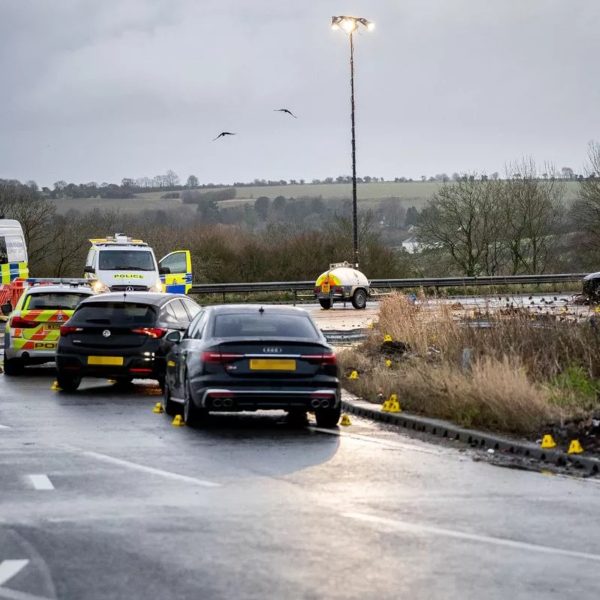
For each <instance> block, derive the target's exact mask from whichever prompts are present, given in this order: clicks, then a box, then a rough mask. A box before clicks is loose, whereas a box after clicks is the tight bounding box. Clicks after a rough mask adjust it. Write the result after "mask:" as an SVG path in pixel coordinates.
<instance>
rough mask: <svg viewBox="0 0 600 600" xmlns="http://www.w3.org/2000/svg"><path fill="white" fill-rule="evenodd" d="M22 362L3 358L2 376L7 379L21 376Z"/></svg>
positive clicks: (16, 359)
mask: <svg viewBox="0 0 600 600" xmlns="http://www.w3.org/2000/svg"><path fill="white" fill-rule="evenodd" d="M23 367H24V365H23V361H21V360H19V359H18V358H8V359H7V358H5V359H4V374H5V375H8V376H9V377H14V376H15V375H21V374H22V373H23Z"/></svg>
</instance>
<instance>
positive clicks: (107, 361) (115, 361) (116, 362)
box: [87, 356, 123, 367]
mask: <svg viewBox="0 0 600 600" xmlns="http://www.w3.org/2000/svg"><path fill="white" fill-rule="evenodd" d="M87 364H88V365H103V366H109V367H120V366H122V365H123V357H122V356H88V360H87Z"/></svg>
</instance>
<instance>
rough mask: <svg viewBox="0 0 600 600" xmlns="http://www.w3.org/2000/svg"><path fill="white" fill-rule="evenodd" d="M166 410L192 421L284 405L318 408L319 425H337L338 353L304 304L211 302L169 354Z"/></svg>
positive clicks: (294, 408) (286, 407)
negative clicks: (219, 413)
mask: <svg viewBox="0 0 600 600" xmlns="http://www.w3.org/2000/svg"><path fill="white" fill-rule="evenodd" d="M171 337H173V338H175V337H178V336H177V334H173V335H172V336H171ZM163 407H164V409H165V412H166V413H167V414H169V415H173V414H175V413H176V412H178V411H180V410H181V409H183V415H184V419H185V421H186V423H188V424H189V425H191V426H194V425H198V424H200V423H201V421H202V418H203V417H204V416H205V415H206V414H207V413H208V412H210V411H226V412H228V411H246V410H259V409H261V410H264V409H283V410H287V411H288V412H290V413H296V414H298V413H306V412H307V411H309V410H312V411H314V412H315V416H316V419H317V424H318V425H319V426H321V427H334V426H335V425H336V424H337V422H338V420H339V418H340V413H341V398H340V382H339V378H338V367H337V362H336V356H335V354H334V352H333V350H332V348H331V346H329V344H328V343H327V341H326V340H325V338H324V336H323V334H322V333H321V332H320V330H319V329H318V328H317V326H316V325H315V323H314V322H313V320H312V319H311V317H310V315H309V314H308V313H307V312H306V311H304V310H302V309H299V308H289V307H283V306H265V307H262V306H249V305H243V306H237V305H228V306H212V307H207V308H204V309H202V310H201V312H200V313H199V314H198V315H197V316H196V318H195V319H194V321H193V322H192V323H191V325H190V327H189V329H188V330H187V332H186V333H185V335H183V336H182V339H181V341H180V343H178V344H175V345H174V346H173V347H172V348H171V351H170V352H169V354H168V356H167V371H166V378H165V386H164V395H163Z"/></svg>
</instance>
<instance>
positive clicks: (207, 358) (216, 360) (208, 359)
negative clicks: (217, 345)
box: [200, 352, 244, 364]
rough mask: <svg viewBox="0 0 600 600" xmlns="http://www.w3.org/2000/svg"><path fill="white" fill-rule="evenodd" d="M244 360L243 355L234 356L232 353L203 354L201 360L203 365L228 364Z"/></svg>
mask: <svg viewBox="0 0 600 600" xmlns="http://www.w3.org/2000/svg"><path fill="white" fill-rule="evenodd" d="M240 358H244V355H243V354H233V353H230V352H203V353H202V354H201V355H200V360H201V361H202V362H203V363H212V364H226V363H230V362H233V361H234V360H238V359H240Z"/></svg>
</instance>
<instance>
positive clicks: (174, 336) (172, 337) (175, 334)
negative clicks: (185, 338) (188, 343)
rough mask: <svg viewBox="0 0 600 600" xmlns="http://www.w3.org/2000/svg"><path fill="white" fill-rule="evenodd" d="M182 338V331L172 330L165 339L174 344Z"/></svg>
mask: <svg viewBox="0 0 600 600" xmlns="http://www.w3.org/2000/svg"><path fill="white" fill-rule="evenodd" d="M181 338H182V335H181V331H171V333H169V334H168V335H167V337H165V340H167V342H171V343H172V344H179V342H180V341H181Z"/></svg>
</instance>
